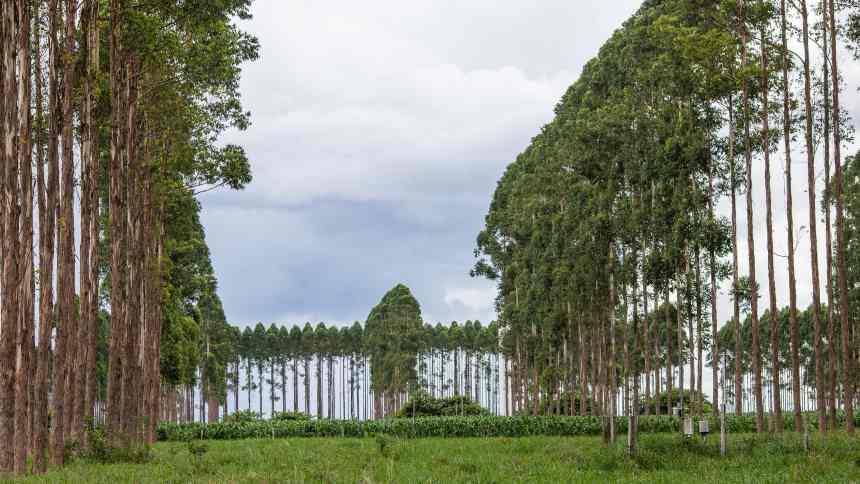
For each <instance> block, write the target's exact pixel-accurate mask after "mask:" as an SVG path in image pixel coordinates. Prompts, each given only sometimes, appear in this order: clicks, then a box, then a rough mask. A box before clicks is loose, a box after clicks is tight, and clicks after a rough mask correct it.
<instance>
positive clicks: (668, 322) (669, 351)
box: [663, 283, 680, 415]
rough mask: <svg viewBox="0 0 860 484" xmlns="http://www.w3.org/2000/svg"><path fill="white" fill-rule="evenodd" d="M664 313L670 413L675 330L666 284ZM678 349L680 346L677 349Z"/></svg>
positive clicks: (668, 407) (667, 395)
mask: <svg viewBox="0 0 860 484" xmlns="http://www.w3.org/2000/svg"><path fill="white" fill-rule="evenodd" d="M663 307H664V308H665V313H666V411H667V412H668V413H669V415H672V381H673V380H674V377H673V371H672V334H673V333H674V332H675V331H674V330H673V329H672V326H673V325H672V317H671V313H670V309H671V306H669V285H668V283H667V284H666V299H665V302H664V306H663ZM678 351H680V348H679V349H678Z"/></svg>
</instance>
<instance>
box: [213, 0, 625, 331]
mask: <svg viewBox="0 0 860 484" xmlns="http://www.w3.org/2000/svg"><path fill="white" fill-rule="evenodd" d="M638 4H639V2H638V1H637V0H612V1H611V2H606V1H602V2H598V1H592V0H576V1H574V2H571V1H569V0H558V1H556V0H542V1H540V2H519V1H499V0H470V1H469V2H461V1H454V0H410V1H409V2H403V1H393V0H392V1H389V0H373V1H367V2H349V1H339V0H338V1H335V0H314V1H300V0H291V1H282V0H256V1H255V2H254V4H253V10H252V13H253V15H254V18H253V19H252V20H250V21H247V22H243V23H242V27H243V28H244V29H245V30H247V31H248V32H250V33H252V34H253V35H256V36H257V37H258V38H259V40H260V44H261V56H260V59H259V60H258V61H256V62H254V63H251V64H248V65H246V66H245V67H244V72H243V79H242V86H241V90H242V96H243V101H244V104H245V106H246V108H247V109H248V110H249V111H251V114H252V120H253V125H252V126H251V128H250V129H249V130H247V131H245V132H234V133H228V134H227V135H226V136H224V140H223V141H224V142H231V143H237V144H240V145H242V146H244V147H245V149H246V151H247V153H248V156H249V158H250V160H251V165H252V170H253V174H254V181H253V182H252V183H251V184H250V185H249V186H248V187H247V188H246V189H245V190H244V191H242V192H229V191H225V192H219V193H211V194H206V195H204V196H203V197H201V202H202V205H203V217H202V219H203V223H204V226H205V228H206V236H207V242H208V243H209V246H210V248H211V251H212V262H213V264H214V266H215V270H216V273H217V276H218V282H219V294H220V296H221V298H222V299H223V303H224V309H225V312H226V315H227V319H228V321H230V322H231V323H233V324H238V325H240V326H245V325H249V324H256V323H257V322H258V321H260V322H263V323H265V324H271V323H278V324H302V323H304V322H305V321H310V322H318V321H324V322H326V323H327V324H329V323H334V324H345V323H351V322H353V321H356V320H358V321H364V320H365V319H366V318H367V315H368V313H369V312H370V309H371V308H372V307H373V306H374V305H375V304H376V303H378V302H379V300H380V299H381V298H382V296H383V295H384V294H385V292H386V291H387V290H388V289H390V288H391V287H393V286H394V285H395V284H397V283H404V284H406V285H407V286H409V287H410V288H411V289H412V291H413V293H414V295H415V297H416V298H417V299H418V301H419V302H420V304H421V307H422V311H423V316H424V320H425V321H429V322H433V323H435V322H442V323H448V322H450V321H453V320H456V321H461V322H462V321H465V320H467V319H479V320H481V321H483V322H485V323H486V322H489V321H491V320H493V319H494V317H495V312H494V309H493V300H494V298H495V285H494V284H493V283H491V282H489V281H486V280H480V279H473V278H471V277H470V276H469V270H470V269H471V267H472V265H473V264H474V261H475V258H474V248H475V238H476V236H477V234H478V232H479V231H480V230H481V228H482V225H483V219H484V216H485V215H486V213H487V209H488V208H489V203H490V199H491V197H492V194H493V190H494V189H495V185H496V182H497V180H498V179H499V178H500V177H501V175H502V173H503V171H504V169H505V167H506V166H507V165H508V164H509V163H511V162H512V161H513V160H514V159H515V157H516V156H517V154H519V153H520V152H521V151H522V150H524V149H525V147H526V146H527V145H528V144H529V142H530V140H531V138H532V137H533V136H534V135H535V134H537V133H538V132H539V131H540V128H541V126H543V125H544V124H546V123H548V122H549V121H550V120H551V119H552V116H553V107H554V106H555V104H556V103H557V102H558V100H559V99H560V98H561V96H562V94H563V93H564V91H565V89H566V88H567V87H568V86H569V85H570V84H572V83H573V82H574V81H575V80H576V78H577V77H578V75H579V73H580V72H581V70H582V67H583V65H584V64H585V62H587V61H588V60H589V59H590V58H591V57H593V56H594V55H595V53H596V52H597V50H598V49H599V47H600V46H601V45H602V43H603V42H604V41H605V40H606V39H607V38H608V37H609V36H610V35H611V33H612V31H613V30H615V29H616V28H618V27H619V26H620V25H621V23H622V22H623V21H624V19H626V18H627V17H628V16H629V15H630V14H632V13H633V12H634V11H635V9H636V8H637V7H638Z"/></svg>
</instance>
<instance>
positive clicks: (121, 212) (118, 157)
mask: <svg viewBox="0 0 860 484" xmlns="http://www.w3.org/2000/svg"><path fill="white" fill-rule="evenodd" d="M125 8H126V2H125V0H110V30H109V37H110V92H111V140H110V164H109V168H108V178H109V180H110V182H109V221H108V222H109V225H110V228H109V231H110V273H111V278H110V280H111V288H110V306H111V313H110V327H111V329H110V344H109V345H110V347H109V350H108V359H109V367H108V426H107V428H108V432H109V434H110V435H111V438H112V439H113V440H114V441H115V442H120V443H121V442H122V441H127V439H128V438H129V437H130V436H127V435H125V436H124V435H123V432H124V430H125V429H124V427H123V422H124V415H123V411H124V408H123V403H124V400H125V397H124V395H123V393H124V390H125V388H126V387H125V385H124V381H123V380H124V378H123V375H124V374H126V373H128V372H129V371H130V365H131V364H132V355H131V354H129V352H126V348H127V344H126V340H127V339H128V338H129V337H130V335H129V334H128V333H129V331H128V328H127V324H126V323H127V321H126V300H127V296H128V295H127V294H126V281H127V271H126V218H127V211H126V196H125V181H126V178H127V174H126V163H125V156H126V129H125V126H126V119H125V118H126V106H127V98H126V89H125V74H126V72H125V57H126V54H125V52H124V48H123V46H122V44H121V38H122V32H121V29H122V25H123V21H124V15H125Z"/></svg>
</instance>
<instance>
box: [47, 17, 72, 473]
mask: <svg viewBox="0 0 860 484" xmlns="http://www.w3.org/2000/svg"><path fill="white" fill-rule="evenodd" d="M76 7H77V3H76V2H75V1H74V0H66V4H65V27H64V36H65V49H64V51H65V52H64V56H63V57H64V59H65V63H64V65H63V99H62V104H63V106H62V110H63V117H62V119H63V126H62V164H61V167H60V168H61V173H60V200H59V204H60V207H59V211H58V218H57V241H58V247H57V293H58V296H59V297H58V301H57V303H58V306H59V311H58V321H57V324H58V338H57V342H58V344H57V348H56V353H55V355H54V385H53V386H54V393H53V396H54V414H53V416H52V417H51V425H52V426H53V427H54V429H55V430H54V433H53V436H52V437H53V441H52V445H51V447H52V450H51V457H52V461H53V463H54V464H55V465H62V464H63V447H64V441H65V437H66V436H68V434H69V431H70V428H71V425H70V424H71V411H72V399H73V398H74V392H73V389H72V387H73V381H74V374H75V368H74V362H75V355H76V351H77V348H76V347H77V344H76V343H77V342H76V341H75V336H76V335H77V311H76V308H75V258H74V257H75V248H74V243H75V240H74V228H75V226H74V212H73V204H74V164H75V160H74V138H73V131H72V121H73V120H72V116H73V111H72V96H73V95H74V73H73V72H74V65H75V63H74V51H75V13H76Z"/></svg>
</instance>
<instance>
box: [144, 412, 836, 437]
mask: <svg viewBox="0 0 860 484" xmlns="http://www.w3.org/2000/svg"><path fill="white" fill-rule="evenodd" d="M842 418H844V417H842V416H840V419H842ZM706 419H707V420H708V421H709V424H710V428H711V432H714V433H718V432H719V428H720V427H719V419H718V418H717V417H716V416H714V415H713V414H709V415H707V416H706ZM785 419H786V420H785V421H786V424H790V423H791V416H789V415H786V416H785ZM602 420H603V419H602V418H601V417H589V416H539V417H499V416H471V417H469V416H466V417H459V416H453V417H417V418H415V419H404V418H389V419H381V420H368V421H358V420H327V419H323V420H255V421H248V422H241V423H215V424H208V425H207V424H201V423H187V424H174V423H162V424H160V425H159V426H158V429H157V432H158V439H159V440H160V441H182V440H188V439H207V440H208V439H212V440H233V439H254V438H292V437H369V436H373V435H378V434H387V435H394V436H398V437H409V438H426V437H526V436H536V435H544V436H577V435H599V434H600V433H601V432H602V430H603V422H602ZM615 421H616V425H617V428H618V429H619V431H621V432H623V431H626V430H627V418H626V417H616V419H615ZM815 423H816V421H815V419H814V418H811V419H809V425H810V428H815V427H814V426H815ZM680 425H681V422H680V420H679V419H677V418H673V417H667V416H654V415H652V416H641V417H640V418H639V431H640V432H643V433H661V432H679V431H680V429H681V427H680ZM726 429H727V431H728V432H729V433H732V434H736V433H746V432H755V418H754V417H753V416H751V415H743V416H740V417H739V416H735V415H729V416H726Z"/></svg>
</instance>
